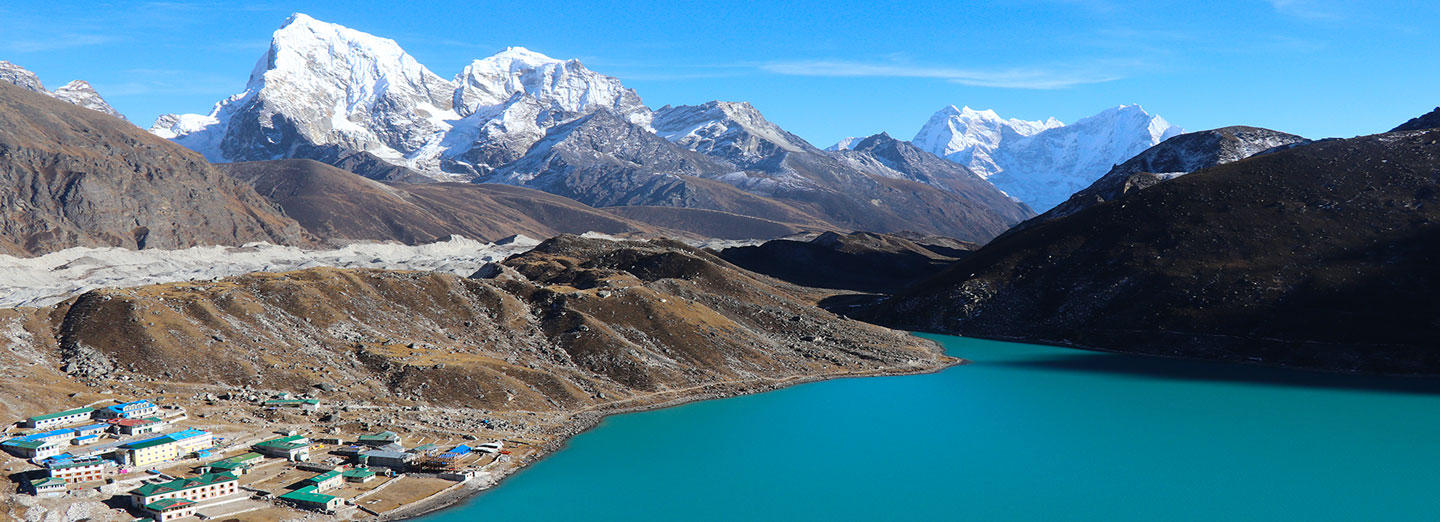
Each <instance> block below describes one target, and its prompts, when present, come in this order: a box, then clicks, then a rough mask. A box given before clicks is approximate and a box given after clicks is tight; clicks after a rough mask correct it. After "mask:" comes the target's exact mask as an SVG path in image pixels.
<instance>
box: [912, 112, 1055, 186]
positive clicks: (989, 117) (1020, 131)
mask: <svg viewBox="0 0 1440 522" xmlns="http://www.w3.org/2000/svg"><path fill="white" fill-rule="evenodd" d="M1063 126H1065V124H1063V123H1060V121H1059V120H1056V119H1055V118H1050V119H1049V120H1046V121H1025V120H1019V119H1015V118H1011V119H1008V120H1007V119H1004V118H1001V117H1000V115H998V114H995V111H992V110H984V111H977V110H975V109H971V108H970V107H968V106H967V107H963V108H960V109H956V108H955V106H954V105H951V106H949V107H946V108H944V109H940V110H939V111H936V112H935V114H934V115H932V116H930V121H929V122H926V123H925V126H924V127H921V128H920V132H918V133H916V134H915V138H914V139H912V140H910V142H911V143H914V144H915V146H916V147H920V148H921V149H922V150H924V151H926V152H929V153H931V154H934V155H936V156H940V157H943V158H945V159H948V160H950V161H954V162H956V163H959V164H961V165H965V166H966V167H970V168H971V169H973V170H975V171H976V173H978V174H980V175H981V176H982V177H987V178H988V177H989V176H990V175H991V174H994V173H996V172H999V171H1001V170H1004V169H1002V168H1001V167H1000V166H998V165H996V164H995V161H994V159H992V158H991V153H993V152H994V151H995V150H996V149H998V148H999V147H1000V144H1001V143H1002V142H1004V141H1014V140H1015V139H1017V138H1021V137H1026V136H1033V135H1035V134H1036V133H1038V132H1040V131H1043V130H1048V129H1053V128H1056V127H1063Z"/></svg>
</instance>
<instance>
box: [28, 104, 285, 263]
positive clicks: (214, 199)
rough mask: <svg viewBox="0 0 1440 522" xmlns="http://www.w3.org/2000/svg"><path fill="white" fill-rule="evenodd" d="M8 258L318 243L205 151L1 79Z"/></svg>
mask: <svg viewBox="0 0 1440 522" xmlns="http://www.w3.org/2000/svg"><path fill="white" fill-rule="evenodd" d="M0 216H3V219H0V253H5V254H13V255H25V256H29V255H37V254H42V253H45V252H51V251H55V250H60V249H64V248H69V247H74V246H122V247H126V248H176V247H186V246H191V245H200V244H222V245H239V244H243V243H247V242H252V241H270V242H273V243H277V244H287V245H303V244H309V243H310V242H311V241H312V239H311V238H310V236H309V235H308V234H306V233H305V231H304V230H303V229H301V228H300V226H299V225H298V224H296V223H295V221H294V220H291V219H289V218H287V217H285V215H284V214H282V213H281V212H279V211H278V210H276V209H274V208H273V207H271V206H270V204H269V203H268V202H266V201H265V200H264V199H263V198H261V197H260V196H259V195H257V194H255V192H254V191H253V190H251V189H250V187H248V186H245V185H242V184H239V183H238V182H236V181H234V180H231V179H230V178H228V177H227V176H225V175H224V174H222V173H221V172H219V171H217V170H215V168H213V167H211V166H210V164H209V163H206V162H205V160H204V159H203V158H201V157H200V156H199V155H198V154H195V153H193V152H191V151H188V150H185V148H183V147H180V146H177V145H175V144H173V143H170V142H168V141H165V140H162V139H159V138H157V137H155V136H152V135H150V134H148V133H146V132H144V131H142V130H140V129H139V128H136V127H135V126H133V125H130V124H129V123H127V122H125V121H123V120H120V119H117V118H112V117H109V116H106V115H104V114H101V113H99V112H96V111H93V110H87V109H82V108H79V107H76V106H74V105H71V104H69V103H65V102H62V101H59V100H57V99H55V98H54V97H52V96H46V95H42V94H39V93H36V92H31V91H29V90H26V89H22V88H20V87H16V86H14V85H11V84H9V83H4V82H0Z"/></svg>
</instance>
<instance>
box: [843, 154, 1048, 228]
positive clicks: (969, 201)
mask: <svg viewBox="0 0 1440 522" xmlns="http://www.w3.org/2000/svg"><path fill="white" fill-rule="evenodd" d="M833 155H834V156H835V157H838V158H840V160H841V161H843V162H845V163H847V164H849V165H850V166H852V167H855V168H856V169H858V170H860V171H862V172H866V173H869V174H871V175H875V176H880V177H885V178H895V179H905V180H909V181H914V182H917V183H923V184H925V185H929V186H932V187H935V188H938V189H940V190H943V191H946V192H949V193H951V194H952V195H954V196H955V198H957V199H959V200H960V201H962V202H964V203H965V204H964V205H956V206H957V207H958V208H957V210H959V211H962V212H966V213H967V215H966V216H965V221H967V222H970V223H973V224H975V226H976V227H980V228H985V229H987V230H999V231H1003V230H1005V229H1006V228H1008V227H1009V226H1010V225H1012V224H1013V223H1015V222H1016V221H1017V220H1024V219H1025V218H1028V217H1031V216H1033V215H1034V212H1033V211H1031V210H1030V207H1028V206H1026V205H1025V204H1024V203H1020V202H1018V201H1015V200H1014V199H1012V198H1010V197H1009V196H1007V195H1006V194H1005V193H1004V192H1001V191H1000V190H999V189H997V188H995V186H994V185H992V184H990V183H989V182H988V181H985V180H984V179H983V178H981V177H980V176H979V175H977V174H975V173H974V172H972V171H971V170H970V169H968V168H966V167H965V166H963V165H960V164H957V163H954V162H951V161H946V160H944V159H942V158H940V157H939V156H936V155H934V154H931V153H929V152H925V151H923V150H921V149H920V148H919V147H916V146H914V145H912V144H910V143H909V142H904V141H900V140H897V139H895V138H891V137H890V135H889V134H886V133H883V132H882V133H880V134H876V135H874V136H870V137H867V138H863V139H860V140H858V141H856V142H854V143H852V144H851V147H850V148H849V149H847V150H844V151H835V152H834V153H833ZM967 239H970V240H972V241H983V240H980V239H977V238H975V237H971V238H967Z"/></svg>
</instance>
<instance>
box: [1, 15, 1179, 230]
mask: <svg viewBox="0 0 1440 522" xmlns="http://www.w3.org/2000/svg"><path fill="white" fill-rule="evenodd" d="M0 79H5V80H8V81H10V82H11V83H15V84H17V85H22V86H25V87H26V88H29V89H32V90H37V92H46V93H47V94H50V95H52V96H56V97H59V98H61V99H65V100H67V101H71V102H72V103H76V104H78V105H81V106H85V107H88V108H92V109H95V110H99V111H101V112H105V113H107V114H112V115H117V116H118V113H116V112H115V111H114V109H113V108H111V107H110V106H109V105H108V104H106V103H105V102H104V100H103V99H101V98H100V96H99V95H98V94H96V93H95V92H94V90H93V89H90V88H89V86H88V84H85V83H84V82H73V83H72V84H70V85H67V86H66V87H64V88H62V89H60V90H57V91H56V92H55V93H48V92H47V91H45V90H44V89H43V87H41V86H40V83H39V80H38V79H37V78H35V76H34V75H33V74H30V73H29V72H28V71H24V70H23V69H19V68H18V67H14V66H12V65H10V64H8V63H6V64H3V66H0ZM151 132H152V133H154V134H156V135H158V136H161V137H164V138H168V139H171V140H173V141H175V142H176V143H179V144H181V145H184V146H186V147H188V148H190V149H192V150H195V151H197V152H200V153H201V154H203V155H204V156H205V157H206V158H207V159H208V160H210V161H212V162H215V163H230V162H249V161H269V160H277V159H313V160H317V161H320V162H323V163H327V164H330V165H333V166H337V167H340V168H343V169H346V170H349V171H351V172H355V173H358V174H361V175H363V176H366V177H369V178H372V179H376V180H381V181H397V182H407V183H417V182H418V183H428V182H436V181H465V182H477V183H501V184H509V185H517V186H525V187H531V188H535V189H539V190H542V191H545V192H549V193H552V194H556V195H560V196H564V197H567V198H571V199H574V200H576V201H578V202H581V203H584V204H587V205H591V206H595V207H629V206H638V207H649V208H664V207H669V208H690V209H702V210H713V211H720V212H725V213H729V214H733V215H737V216H746V217H750V218H758V219H762V220H766V221H770V222H774V223H778V224H782V226H783V227H785V228H790V229H804V228H812V227H820V228H831V229H837V230H847V231H848V230H865V231H874V232H899V231H915V232H918V233H924V234H940V235H946V236H951V237H955V238H958V239H962V240H966V241H974V242H982V243H983V242H985V241H987V240H989V239H990V238H992V237H994V236H996V235H998V234H1000V233H1001V232H1003V231H1005V230H1006V229H1007V228H1009V227H1010V226H1012V225H1014V224H1016V223H1018V222H1020V221H1023V220H1025V219H1027V218H1029V217H1031V216H1033V215H1034V211H1033V210H1032V209H1033V208H1038V209H1042V210H1044V209H1048V208H1050V207H1052V206H1054V205H1055V204H1056V203H1058V202H1060V201H1063V200H1064V199H1065V198H1067V197H1069V196H1070V194H1071V193H1073V192H1074V191H1075V190H1078V189H1079V188H1083V187H1084V186H1086V185H1088V184H1089V183H1090V182H1092V181H1094V180H1095V179H1096V178H1098V177H1099V176H1100V175H1102V174H1104V173H1105V171H1106V170H1108V169H1109V167H1111V166H1113V165H1114V164H1118V163H1120V162H1123V161H1125V160H1127V159H1129V158H1130V157H1131V156H1133V155H1134V154H1135V153H1138V152H1139V151H1141V150H1144V149H1145V148H1146V147H1148V146H1150V145H1154V144H1155V143H1157V142H1159V141H1161V140H1163V139H1164V138H1166V137H1169V136H1171V135H1174V134H1176V133H1178V132H1179V128H1178V127H1173V126H1170V125H1169V124H1168V123H1166V122H1165V121H1164V120H1163V119H1161V118H1160V117H1158V116H1151V115H1149V114H1148V113H1145V112H1144V111H1143V110H1141V109H1140V108H1139V106H1121V107H1117V108H1114V109H1110V110H1107V111H1104V112H1102V113H1100V114H1098V115H1096V116H1093V117H1090V118H1086V119H1083V120H1081V121H1079V122H1076V123H1075V124H1073V125H1069V126H1066V125H1064V124H1062V123H1061V122H1059V121H1057V120H1055V119H1054V118H1051V119H1049V120H1047V121H1033V122H1030V121H1022V120H1016V119H1009V120H1005V119H1001V118H1000V117H999V116H997V115H996V114H995V113H994V112H993V111H975V110H972V109H969V108H968V107H967V108H963V109H956V108H954V107H953V106H952V107H948V108H946V109H944V110H942V111H940V112H938V113H936V115H935V116H934V117H932V118H931V121H930V122H929V123H928V124H927V125H926V126H925V127H924V128H922V129H921V131H920V132H919V133H918V134H917V135H916V138H915V139H914V140H913V145H912V144H911V143H907V142H902V141H898V140H894V139H893V138H890V137H889V136H888V135H883V139H880V138H878V137H872V139H871V140H867V139H862V138H850V139H847V140H846V141H845V142H844V143H841V144H837V145H836V146H834V147H831V148H830V150H820V149H819V148H816V147H814V146H813V145H811V144H810V143H808V142H806V141H805V140H804V139H801V138H800V137H798V136H796V135H794V134H791V133H789V132H787V131H785V130H784V129H782V128H780V127H779V126H777V125H775V124H774V123H772V122H770V121H768V120H767V119H766V118H765V117H764V116H763V115H762V114H760V112H759V111H758V110H756V109H755V108H754V107H753V106H751V105H749V104H748V103H731V102H719V101H712V102H708V103H704V104H700V105H691V106H677V107H672V106H666V107H662V108H660V109H657V110H653V111H652V110H651V109H650V108H648V107H646V106H645V105H644V104H643V103H642V102H641V100H640V97H639V96H638V94H636V93H635V91H634V90H632V89H629V88H626V87H625V86H624V85H622V84H621V82H620V81H619V80H618V79H616V78H613V77H610V76H605V75H602V74H599V73H596V72H593V71H591V70H589V69H587V68H586V67H585V66H584V65H583V64H581V63H580V62H578V61H575V60H557V59H554V58H550V57H547V56H545V55H542V54H540V53H536V52H533V51H529V50H527V49H523V48H518V47H512V48H509V49H506V50H504V51H502V52H500V53H498V54H496V55H494V56H490V57H488V58H484V59H480V60H475V61H474V62H472V63H471V64H470V65H468V66H466V67H465V68H464V69H463V70H462V71H461V72H460V73H459V74H457V75H455V76H454V77H453V78H450V79H446V78H443V77H441V76H439V75H436V74H435V73H432V72H430V71H429V70H428V69H426V68H425V66H423V65H421V64H420V63H419V62H418V61H416V60H415V59H414V58H413V57H411V56H410V55H408V54H406V53H405V51H404V50H403V49H401V48H400V46H399V44H397V43H396V42H395V41H393V40H389V39H385V38H380V37H377V36H373V35H370V34H366V33H363V32H360V31H356V30H353V29H349V28H346V27H342V26H339V25H335V24H330V23H325V22H321V21H319V20H315V19H314V18H311V17H309V16H306V15H303V14H296V15H292V16H291V17H290V18H289V19H288V20H286V21H285V23H284V24H283V25H282V27H281V28H280V29H279V30H277V31H275V33H274V35H273V36H272V40H271V44H270V48H269V49H268V50H267V51H266V53H265V54H264V55H263V56H262V57H261V59H260V60H259V61H258V62H257V63H256V66H255V68H254V69H253V70H252V71H251V74H250V79H249V81H248V83H247V86H246V90H245V91H244V92H242V93H239V94H236V95H234V96H231V97H229V98H226V99H225V100H221V101H220V102H219V103H217V104H216V105H215V107H214V109H213V110H212V111H211V112H210V113H209V114H204V115H200V114H183V115H181V114H168V115H164V116H161V117H159V118H158V119H157V120H156V122H155V125H154V126H153V127H152V128H151ZM866 141H872V142H873V143H872V144H871V146H870V147H867V148H861V147H859V145H860V144H861V143H862V142H866ZM882 149H883V150H882ZM902 149H903V150H902ZM882 154H888V156H885V157H882V156H881V155H882ZM930 154H934V156H930ZM937 156H938V157H937ZM939 157H943V158H945V159H947V160H949V161H948V162H946V161H942V160H940V159H939ZM1017 200H1018V202H1017ZM1020 202H1023V203H1020ZM642 213H643V214H645V215H649V216H655V215H658V211H645V212H642ZM632 214H636V213H635V212H632ZM669 217H671V218H673V217H675V215H674V214H673V212H672V213H671V215H670V216H669ZM462 228H463V227H462ZM731 235H733V234H731Z"/></svg>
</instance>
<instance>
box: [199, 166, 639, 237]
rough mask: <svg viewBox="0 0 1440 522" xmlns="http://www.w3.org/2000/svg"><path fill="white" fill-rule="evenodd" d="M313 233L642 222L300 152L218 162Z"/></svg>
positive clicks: (597, 228)
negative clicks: (380, 172)
mask: <svg viewBox="0 0 1440 522" xmlns="http://www.w3.org/2000/svg"><path fill="white" fill-rule="evenodd" d="M216 167H217V168H219V169H220V170H222V171H224V172H226V173H227V174H229V175H230V176H231V177H234V178H236V179H239V180H241V181H244V182H245V183H248V184H250V185H251V186H253V187H254V188H255V191H256V192H258V193H259V194H260V195H262V196H264V197H265V198H267V199H269V200H270V201H272V202H274V203H275V204H276V205H278V206H279V207H280V208H281V209H283V210H284V211H285V213H286V215H288V216H290V217H292V218H294V219H295V220H296V221H298V222H299V223H300V225H301V226H304V227H305V229H306V230H309V231H310V232H311V233H312V234H314V235H315V236H317V237H322V238H326V239H331V240H339V241H344V240H365V239H368V240H391V241H399V242H402V243H406V244H412V245H413V244H420V243H430V242H433V241H439V240H442V239H445V238H448V237H450V236H451V235H456V234H458V235H461V236H464V237H469V238H474V239H481V240H487V241H495V240H499V239H502V238H505V237H509V236H513V235H516V234H522V235H526V236H530V237H542V238H543V237H551V236H554V235H557V234H562V233H571V234H581V233H585V232H602V233H607V234H626V233H635V232H642V231H651V230H652V229H650V228H649V227H647V226H646V225H644V224H642V223H637V222H634V221H630V220H626V219H624V218H621V217H619V216H615V215H613V214H610V213H607V212H602V211H600V210H597V209H595V208H591V207H589V206H586V205H583V204H580V203H577V202H575V201H572V200H569V199H566V198H563V197H560V196H556V195H553V194H547V193H544V192H540V191H538V190H530V189H525V188H521V187H510V186H504V185H477V184H471V183H438V184H421V185H412V184H403V183H402V184H385V183H381V182H378V181H375V180H371V179H367V178H364V177H362V176H359V175H356V174H354V173H351V172H349V171H345V170H341V169H338V168H336V167H331V166H329V165H326V164H323V163H320V162H317V161H313V160H303V159H292V160H276V161H256V162H242V163H226V164H219V165H216Z"/></svg>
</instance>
